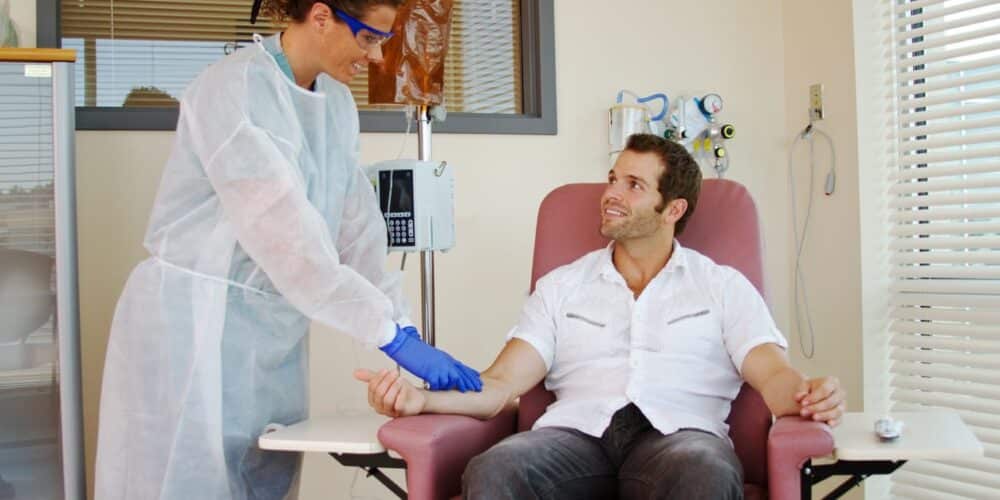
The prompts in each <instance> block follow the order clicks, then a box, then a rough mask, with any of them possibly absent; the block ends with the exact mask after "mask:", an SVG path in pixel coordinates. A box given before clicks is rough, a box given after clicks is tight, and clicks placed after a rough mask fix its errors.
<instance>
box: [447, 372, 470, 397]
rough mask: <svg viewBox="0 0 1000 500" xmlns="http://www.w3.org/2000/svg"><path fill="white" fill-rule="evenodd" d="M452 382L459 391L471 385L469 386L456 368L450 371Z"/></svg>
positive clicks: (467, 388)
mask: <svg viewBox="0 0 1000 500" xmlns="http://www.w3.org/2000/svg"><path fill="white" fill-rule="evenodd" d="M452 382H453V385H454V387H455V389H457V390H458V391H459V392H465V391H468V390H469V389H471V387H469V384H468V382H467V381H466V380H465V378H464V377H462V373H461V372H459V371H457V370H456V371H455V372H453V373H452Z"/></svg>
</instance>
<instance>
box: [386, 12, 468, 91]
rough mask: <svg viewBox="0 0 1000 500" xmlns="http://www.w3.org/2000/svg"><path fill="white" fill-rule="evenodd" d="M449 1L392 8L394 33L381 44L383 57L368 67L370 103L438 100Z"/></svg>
mask: <svg viewBox="0 0 1000 500" xmlns="http://www.w3.org/2000/svg"><path fill="white" fill-rule="evenodd" d="M453 3H454V0H409V1H407V2H406V3H405V4H404V5H403V6H401V7H400V8H399V9H398V10H397V11H396V22H395V24H393V27H392V32H393V33H395V36H393V37H392V38H390V39H389V40H388V41H387V42H386V43H385V45H383V46H382V52H383V56H384V58H385V60H384V61H383V63H382V64H380V65H378V64H371V65H370V66H369V73H368V102H369V103H370V104H418V105H439V104H441V103H442V101H443V100H444V58H445V56H446V55H447V53H448V34H449V32H450V31H451V11H452V5H453Z"/></svg>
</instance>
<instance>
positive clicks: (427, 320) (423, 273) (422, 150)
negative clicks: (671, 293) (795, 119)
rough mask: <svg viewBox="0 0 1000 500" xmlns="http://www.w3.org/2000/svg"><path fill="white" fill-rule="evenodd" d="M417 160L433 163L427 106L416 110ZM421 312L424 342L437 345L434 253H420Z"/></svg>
mask: <svg viewBox="0 0 1000 500" xmlns="http://www.w3.org/2000/svg"><path fill="white" fill-rule="evenodd" d="M415 118H416V120H417V141H418V148H417V159H418V160H420V161H431V121H432V120H433V119H432V117H431V114H430V107H429V106H427V105H426V104H421V105H418V106H417V108H416V116H415ZM420 284H421V289H420V310H421V312H422V316H423V328H422V329H421V330H420V331H421V332H422V336H423V340H424V342H427V344H429V345H432V346H433V345H435V341H436V338H435V337H436V336H435V334H434V251H432V250H423V251H421V252H420Z"/></svg>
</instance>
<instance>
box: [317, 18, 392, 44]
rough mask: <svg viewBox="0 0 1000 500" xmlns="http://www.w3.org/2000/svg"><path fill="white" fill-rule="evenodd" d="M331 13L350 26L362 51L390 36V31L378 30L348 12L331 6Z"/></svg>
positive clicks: (384, 40) (383, 41)
mask: <svg viewBox="0 0 1000 500" xmlns="http://www.w3.org/2000/svg"><path fill="white" fill-rule="evenodd" d="M331 8H332V9H333V13H334V14H336V15H337V17H339V18H340V19H341V20H342V21H344V22H345V23H347V26H348V27H349V28H351V33H353V34H354V38H355V40H357V41H358V46H360V47H361V49H362V50H364V51H369V50H371V49H374V48H375V47H379V46H381V45H382V44H383V43H385V42H386V40H388V39H390V38H392V32H386V31H379V30H377V29H375V28H372V27H371V26H368V25H367V24H365V23H363V22H361V21H360V20H358V19H355V18H354V17H352V16H351V15H350V14H348V13H346V12H344V11H342V10H340V9H337V8H334V7H331Z"/></svg>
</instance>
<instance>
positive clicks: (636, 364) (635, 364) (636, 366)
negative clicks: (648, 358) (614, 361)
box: [628, 359, 639, 368]
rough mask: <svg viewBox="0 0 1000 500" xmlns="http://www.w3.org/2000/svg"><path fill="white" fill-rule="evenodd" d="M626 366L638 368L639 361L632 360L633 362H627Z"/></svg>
mask: <svg viewBox="0 0 1000 500" xmlns="http://www.w3.org/2000/svg"><path fill="white" fill-rule="evenodd" d="M628 364H629V366H631V367H632V368H638V367H639V360H638V359H633V360H631V361H629V362H628Z"/></svg>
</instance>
